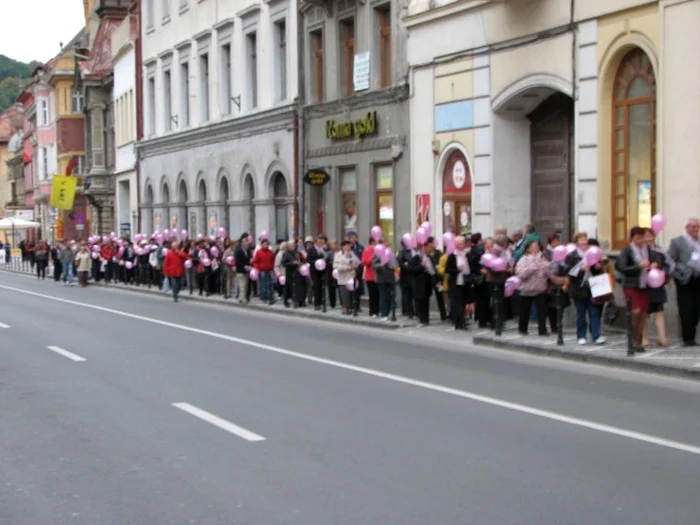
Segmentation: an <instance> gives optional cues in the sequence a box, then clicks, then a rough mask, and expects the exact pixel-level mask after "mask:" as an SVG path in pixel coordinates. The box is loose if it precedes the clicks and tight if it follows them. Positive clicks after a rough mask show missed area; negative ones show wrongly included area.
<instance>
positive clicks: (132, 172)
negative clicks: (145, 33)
mask: <svg viewBox="0 0 700 525" xmlns="http://www.w3.org/2000/svg"><path fill="white" fill-rule="evenodd" d="M136 31H137V26H136V23H135V18H132V17H127V18H125V19H124V21H123V22H122V23H121V24H120V26H119V27H118V28H117V30H116V31H115V32H114V33H113V34H112V63H113V67H114V85H113V88H112V107H113V108H114V123H115V130H114V132H115V146H116V154H115V161H114V179H115V183H116V189H115V204H114V205H115V222H116V227H117V228H118V229H119V233H120V234H128V235H131V234H133V233H136V230H137V226H138V223H137V218H138V181H137V177H136V152H135V150H134V144H135V142H136V58H135V56H136V53H135V49H134V39H135V37H136V36H137V35H136Z"/></svg>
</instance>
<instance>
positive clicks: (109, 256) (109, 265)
mask: <svg viewBox="0 0 700 525" xmlns="http://www.w3.org/2000/svg"><path fill="white" fill-rule="evenodd" d="M115 255H117V249H116V248H115V247H114V242H113V241H111V240H110V241H109V242H108V243H107V244H105V245H104V246H102V249H101V250H100V258H101V259H102V260H103V261H104V262H105V282H106V283H107V284H109V283H110V282H112V279H114V256H115Z"/></svg>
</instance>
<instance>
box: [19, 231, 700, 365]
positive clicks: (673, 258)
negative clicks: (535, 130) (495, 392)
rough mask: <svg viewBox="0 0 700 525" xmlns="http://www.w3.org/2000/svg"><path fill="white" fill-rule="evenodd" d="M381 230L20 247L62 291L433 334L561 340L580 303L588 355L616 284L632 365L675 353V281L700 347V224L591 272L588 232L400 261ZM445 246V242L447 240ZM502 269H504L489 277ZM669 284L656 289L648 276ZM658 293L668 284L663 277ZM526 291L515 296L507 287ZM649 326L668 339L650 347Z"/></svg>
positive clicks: (635, 241) (454, 240)
mask: <svg viewBox="0 0 700 525" xmlns="http://www.w3.org/2000/svg"><path fill="white" fill-rule="evenodd" d="M377 228H378V227H375V228H373V230H372V234H371V236H370V237H369V239H368V243H367V245H366V246H364V245H362V244H361V243H360V242H359V238H358V235H357V232H355V231H351V232H349V234H348V236H347V238H346V239H345V240H343V241H342V242H340V243H338V242H337V241H336V240H329V239H328V238H327V237H326V236H325V235H318V236H316V237H315V238H314V237H310V236H309V237H307V238H305V239H297V240H292V241H286V240H278V241H277V242H276V243H275V244H274V245H272V244H271V242H270V240H269V238H268V237H267V234H265V233H263V234H262V235H261V236H260V237H259V238H258V239H257V242H254V240H253V239H252V238H251V236H250V235H249V234H248V233H243V234H242V235H240V236H239V237H238V238H236V239H231V238H229V237H228V236H226V234H225V232H224V231H223V230H222V229H221V230H220V231H219V234H218V235H213V236H210V237H204V236H202V235H199V236H198V237H197V238H196V239H193V240H188V239H187V232H186V231H182V232H181V233H178V232H175V231H173V232H164V233H160V232H156V233H155V234H154V235H152V236H150V237H146V236H144V235H136V236H135V237H134V238H133V239H132V238H129V237H121V238H117V237H116V236H115V235H111V236H109V237H91V238H90V239H88V240H87V241H83V242H81V241H70V242H60V243H58V244H57V245H56V246H54V247H49V246H48V245H47V243H46V242H43V241H42V242H39V243H37V244H33V243H32V244H31V245H28V244H25V245H24V246H22V254H23V257H26V258H27V260H28V261H29V262H30V264H31V265H32V267H33V268H35V270H36V275H37V278H39V279H45V278H46V273H47V269H48V268H49V263H50V262H51V266H52V267H53V278H54V280H56V281H62V282H63V283H64V284H65V285H68V286H72V285H74V284H75V281H76V278H77V280H78V282H79V283H80V284H81V286H86V285H87V284H88V281H89V280H94V281H95V282H101V281H102V282H105V283H108V284H109V283H117V282H120V283H123V284H125V285H133V286H143V287H148V288H153V287H155V288H158V289H161V290H165V291H168V292H171V293H172V296H173V300H174V301H177V300H178V297H179V294H180V293H181V292H182V291H183V290H184V293H189V294H190V295H192V294H198V295H200V296H211V295H215V294H218V295H221V296H223V297H224V298H225V299H227V300H238V301H239V302H240V303H241V304H247V303H249V302H250V301H251V300H252V299H253V298H255V299H256V300H258V301H260V302H262V303H264V304H273V303H275V302H276V301H282V302H283V303H284V306H286V307H289V308H292V307H293V308H303V307H307V305H308V306H313V308H315V309H316V310H323V311H326V310H327V309H328V308H330V309H335V308H337V307H339V308H340V309H341V311H342V314H344V315H357V314H358V312H360V311H361V299H362V297H363V296H364V295H365V294H366V295H367V296H368V297H367V298H368V304H367V307H368V314H369V315H370V316H371V317H374V318H379V319H381V320H383V321H389V319H390V318H391V317H393V316H394V313H395V309H397V308H400V313H401V315H403V316H404V317H405V318H406V319H409V320H411V319H415V318H417V320H418V325H419V326H427V325H428V324H430V304H431V299H432V297H433V296H434V297H435V301H436V306H437V311H438V312H439V315H440V319H441V321H442V322H449V323H452V325H453V326H454V329H456V330H466V329H467V326H468V322H469V321H470V320H473V322H474V323H476V324H477V325H478V326H479V327H480V328H491V329H495V330H497V331H499V333H500V330H501V329H502V328H503V325H504V323H505V322H506V321H508V320H511V319H517V326H518V331H519V332H520V333H521V334H523V335H525V334H528V330H529V324H530V321H531V320H536V322H537V333H538V335H540V336H543V337H545V336H548V335H550V334H552V333H556V332H557V329H558V324H559V322H560V319H561V312H562V311H563V310H564V309H565V308H567V307H569V306H570V305H572V304H573V306H574V308H575V314H576V336H577V340H578V343H579V344H581V345H585V344H588V342H589V339H588V335H589V334H590V341H591V342H592V343H594V344H598V345H600V344H604V343H605V342H606V339H605V336H604V335H603V333H602V323H601V317H602V312H603V306H604V304H605V303H606V302H608V301H610V300H613V298H614V295H613V294H612V293H610V292H611V291H612V289H613V288H614V287H615V284H616V283H617V284H618V285H620V286H621V287H622V288H623V292H624V296H625V298H626V300H627V304H628V307H629V309H630V311H631V318H632V323H631V324H632V326H631V337H632V342H633V344H632V349H631V352H630V353H631V354H635V353H642V352H644V351H645V350H646V349H648V348H650V347H651V346H652V345H653V344H656V345H658V346H659V347H666V346H668V344H669V342H668V337H667V331H666V325H665V317H664V304H665V303H666V301H667V294H666V285H667V284H668V282H670V281H671V279H672V278H674V279H675V284H676V289H677V296H678V305H679V311H680V318H681V325H682V337H683V343H684V345H686V346H695V344H696V342H695V331H696V326H697V323H698V320H699V319H700V238H699V237H698V233H699V230H700V223H699V222H698V220H696V219H691V220H689V221H688V224H687V225H686V232H685V233H684V234H683V235H682V236H680V237H678V238H676V239H674V240H673V241H672V242H671V246H670V250H669V251H668V252H667V251H665V250H664V249H663V248H662V247H661V246H659V245H658V244H657V243H656V233H658V231H656V232H655V231H654V229H650V228H639V227H635V228H633V229H632V230H631V232H630V243H629V245H628V246H626V247H625V248H624V249H623V250H622V251H621V253H620V254H619V256H618V257H617V259H616V262H615V264H614V265H612V264H610V262H609V261H608V259H607V258H605V257H600V256H599V257H598V258H595V259H592V258H591V257H589V254H590V253H591V252H592V251H593V250H597V252H599V253H602V252H600V249H599V248H598V246H599V244H598V242H597V241H596V240H595V239H592V238H589V237H588V235H586V234H585V233H583V232H581V233H577V234H575V236H574V238H573V242H572V243H569V244H568V245H565V246H564V245H562V239H561V238H560V236H559V235H558V234H556V233H552V234H549V235H547V236H546V238H543V236H542V235H540V234H539V233H538V232H536V231H535V229H534V228H533V226H532V225H527V226H525V228H524V230H522V231H516V232H513V233H511V234H510V235H508V232H507V231H506V230H505V229H504V228H498V229H497V231H496V232H495V235H494V236H492V237H488V238H483V236H482V235H481V234H479V233H476V234H473V235H471V236H469V237H465V236H456V237H455V236H454V235H452V234H446V235H445V237H444V238H443V247H444V251H441V250H440V249H439V248H438V245H437V242H436V239H435V238H434V237H432V236H430V235H426V234H425V232H421V235H420V236H416V235H410V234H406V235H404V237H403V238H402V240H401V246H400V248H399V250H398V251H396V252H394V251H393V250H391V249H390V247H388V246H384V243H383V240H382V238H381V232H380V231H379V232H377V231H376V229H377ZM448 236H449V237H448ZM494 258H498V259H500V260H502V264H501V266H498V265H493V264H490V263H491V262H492V261H493V260H494ZM654 271H656V272H661V274H662V275H663V276H664V278H663V279H664V280H663V282H661V283H656V284H654V282H653V281H652V280H651V279H650V277H649V276H650V275H651V272H654ZM600 276H608V277H609V283H610V288H609V290H608V292H607V293H604V294H603V295H600V294H598V293H596V292H593V291H592V288H593V286H592V284H593V283H594V281H595V280H596V279H597V278H599V277H600ZM655 279H656V280H658V277H656V276H655ZM513 283H516V284H515V287H511V286H510V285H511V284H513ZM649 317H651V318H652V319H653V322H654V325H655V331H656V335H657V338H658V340H657V341H656V342H655V343H652V341H651V340H650V338H649V328H648V323H647V319H648V318H649Z"/></svg>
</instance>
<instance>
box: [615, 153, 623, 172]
mask: <svg viewBox="0 0 700 525" xmlns="http://www.w3.org/2000/svg"><path fill="white" fill-rule="evenodd" d="M624 171H625V154H624V153H616V154H615V172H616V173H623V172H624Z"/></svg>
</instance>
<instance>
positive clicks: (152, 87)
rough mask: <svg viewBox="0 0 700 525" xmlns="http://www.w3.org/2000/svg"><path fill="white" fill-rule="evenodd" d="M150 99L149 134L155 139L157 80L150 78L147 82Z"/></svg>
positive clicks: (147, 93) (153, 77)
mask: <svg viewBox="0 0 700 525" xmlns="http://www.w3.org/2000/svg"><path fill="white" fill-rule="evenodd" d="M146 82H147V84H146V85H147V87H148V89H147V92H146V96H147V97H148V121H147V122H148V134H149V136H151V137H153V136H154V135H155V134H156V79H155V76H149V77H148V78H147V80H146Z"/></svg>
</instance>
